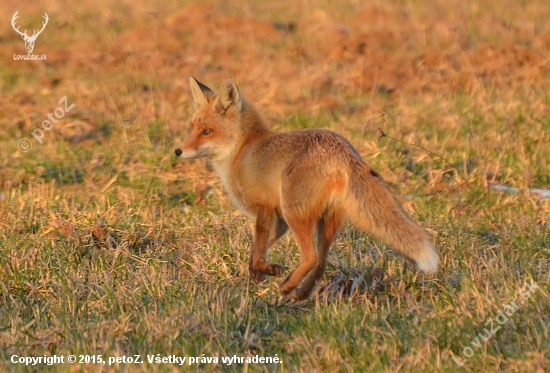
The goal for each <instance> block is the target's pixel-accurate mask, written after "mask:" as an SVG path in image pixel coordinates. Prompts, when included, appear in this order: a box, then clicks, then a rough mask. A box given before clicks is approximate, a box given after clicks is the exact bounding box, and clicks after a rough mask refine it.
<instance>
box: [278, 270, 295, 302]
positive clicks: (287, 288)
mask: <svg viewBox="0 0 550 373" xmlns="http://www.w3.org/2000/svg"><path fill="white" fill-rule="evenodd" d="M291 275H292V273H291V274H290V275H288V277H287V278H286V279H285V280H284V281H283V283H282V284H281V287H280V288H279V289H280V290H281V294H283V295H288V296H290V293H292V292H294V289H296V285H292V284H291V283H290V281H289V279H290V276H291Z"/></svg>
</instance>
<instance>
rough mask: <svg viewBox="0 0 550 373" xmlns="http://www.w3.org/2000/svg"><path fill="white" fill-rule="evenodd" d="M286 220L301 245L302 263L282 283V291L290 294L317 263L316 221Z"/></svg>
mask: <svg viewBox="0 0 550 373" xmlns="http://www.w3.org/2000/svg"><path fill="white" fill-rule="evenodd" d="M285 218H286V217H285ZM286 221H287V223H288V225H289V227H290V229H291V230H292V232H293V233H294V236H295V237H296V241H297V242H298V246H299V247H300V264H299V265H298V267H297V268H296V269H295V270H294V271H292V272H291V273H290V275H288V277H287V278H286V279H285V280H284V281H283V283H282V284H281V293H283V294H285V295H286V294H290V292H292V291H293V290H294V289H295V288H296V286H298V284H299V283H300V281H301V280H302V279H303V278H304V277H305V276H306V275H307V274H308V272H309V271H310V270H311V269H312V268H313V267H314V266H315V264H316V263H317V252H316V251H315V246H314V243H313V228H314V227H315V221H314V220H312V219H307V220H305V219H293V218H290V219H288V218H287V219H286ZM291 297H292V296H291Z"/></svg>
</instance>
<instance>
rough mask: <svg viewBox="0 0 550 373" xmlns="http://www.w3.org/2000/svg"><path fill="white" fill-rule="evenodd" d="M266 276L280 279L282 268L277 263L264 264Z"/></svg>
mask: <svg viewBox="0 0 550 373" xmlns="http://www.w3.org/2000/svg"><path fill="white" fill-rule="evenodd" d="M264 273H265V274H266V275H270V276H277V277H280V276H282V275H283V266H282V265H280V264H278V263H265V271H264Z"/></svg>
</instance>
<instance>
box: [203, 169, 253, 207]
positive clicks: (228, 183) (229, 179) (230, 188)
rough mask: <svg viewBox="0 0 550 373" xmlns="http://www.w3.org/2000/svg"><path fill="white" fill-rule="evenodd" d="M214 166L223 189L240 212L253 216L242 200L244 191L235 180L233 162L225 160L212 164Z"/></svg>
mask: <svg viewBox="0 0 550 373" xmlns="http://www.w3.org/2000/svg"><path fill="white" fill-rule="evenodd" d="M212 165H213V166H214V170H215V171H216V173H217V174H218V176H219V178H220V180H221V182H222V186H223V189H224V190H225V191H226V193H227V194H229V197H230V198H231V201H232V202H233V204H234V205H235V206H236V207H237V208H238V209H239V210H241V211H242V212H244V213H245V214H247V215H249V216H251V213H250V211H249V209H248V208H247V206H246V203H245V201H244V200H243V198H242V197H243V196H242V191H241V190H240V186H239V185H238V182H237V181H236V180H235V175H234V172H233V170H232V167H231V166H232V165H231V161H230V160H223V161H217V162H212Z"/></svg>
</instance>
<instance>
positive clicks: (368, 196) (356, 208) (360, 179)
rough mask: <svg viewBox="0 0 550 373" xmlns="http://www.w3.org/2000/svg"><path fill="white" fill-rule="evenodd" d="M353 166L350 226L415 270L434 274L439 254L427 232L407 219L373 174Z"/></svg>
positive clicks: (361, 165) (365, 167)
mask: <svg viewBox="0 0 550 373" xmlns="http://www.w3.org/2000/svg"><path fill="white" fill-rule="evenodd" d="M357 166H359V167H353V168H352V173H351V175H350V184H349V186H350V190H349V192H350V193H349V196H348V206H347V210H348V213H349V216H350V219H351V222H352V223H354V224H355V225H357V226H358V227H359V228H360V229H363V230H365V231H367V232H368V233H370V234H372V235H374V236H375V237H377V238H380V239H382V240H384V242H386V243H387V244H389V245H391V246H392V247H394V248H395V249H396V250H397V251H399V252H400V253H401V254H403V255H404V256H405V257H407V258H409V259H410V260H412V261H414V262H415V263H416V266H417V267H418V269H419V270H421V271H425V272H431V271H436V270H437V266H438V262H439V250H437V249H436V248H435V247H434V246H433V244H432V242H431V238H430V235H429V234H428V232H426V231H425V230H424V228H422V227H421V226H420V225H418V224H417V223H416V222H415V221H414V220H412V219H411V218H410V217H409V216H408V215H407V213H406V212H405V211H404V210H403V208H402V207H401V205H400V204H399V202H397V200H396V199H395V197H394V196H393V194H392V192H391V191H390V190H389V188H388V186H387V185H386V183H385V182H384V181H383V180H382V178H381V177H380V176H379V175H378V173H376V171H374V170H373V169H371V168H370V167H369V166H368V165H366V164H363V163H361V164H358V165H357Z"/></svg>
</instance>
